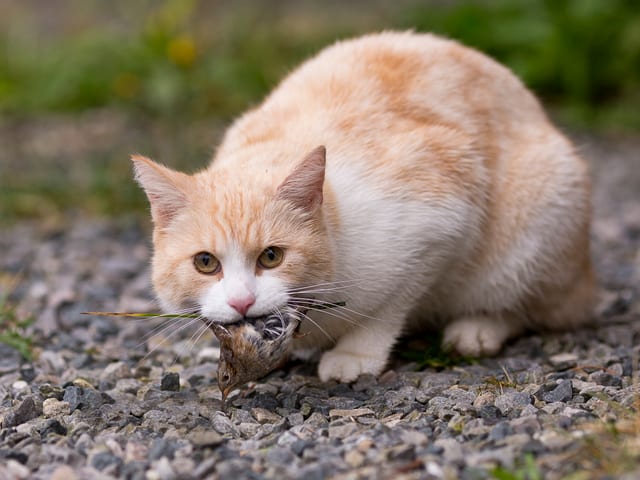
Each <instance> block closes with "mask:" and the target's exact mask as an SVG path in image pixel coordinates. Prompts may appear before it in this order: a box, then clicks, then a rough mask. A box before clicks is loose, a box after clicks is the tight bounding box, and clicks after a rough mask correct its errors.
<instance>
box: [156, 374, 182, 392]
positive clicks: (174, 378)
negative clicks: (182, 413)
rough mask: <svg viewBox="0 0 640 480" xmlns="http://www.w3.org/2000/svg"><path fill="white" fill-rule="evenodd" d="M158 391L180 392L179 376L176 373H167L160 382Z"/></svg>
mask: <svg viewBox="0 0 640 480" xmlns="http://www.w3.org/2000/svg"><path fill="white" fill-rule="evenodd" d="M160 390H163V391H166V392H179V391H180V375H179V374H178V373H176V372H167V373H165V374H164V375H163V376H162V380H161V381H160Z"/></svg>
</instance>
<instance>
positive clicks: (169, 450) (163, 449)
mask: <svg viewBox="0 0 640 480" xmlns="http://www.w3.org/2000/svg"><path fill="white" fill-rule="evenodd" d="M176 448H177V446H176V443H175V441H174V440H167V439H166V438H154V439H153V441H152V442H151V446H150V447H149V459H150V460H158V459H160V458H162V457H167V458H170V459H172V458H173V456H174V455H175V452H176Z"/></svg>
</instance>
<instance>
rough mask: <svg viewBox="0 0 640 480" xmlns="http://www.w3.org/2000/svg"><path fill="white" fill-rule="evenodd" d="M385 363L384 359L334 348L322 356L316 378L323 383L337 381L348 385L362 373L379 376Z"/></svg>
mask: <svg viewBox="0 0 640 480" xmlns="http://www.w3.org/2000/svg"><path fill="white" fill-rule="evenodd" d="M386 363H387V359H386V358H379V357H376V356H372V355H363V354H362V353H355V352H346V351H342V350H337V349H335V348H334V349H333V350H329V351H328V352H325V353H324V354H323V355H322V358H321V359H320V365H319V366H318V376H319V377H320V380H322V381H323V382H326V381H328V380H338V381H339V382H343V383H349V382H353V381H354V380H356V379H357V378H358V377H359V376H360V375H362V374H364V373H370V374H372V375H379V374H380V373H381V372H382V369H383V368H384V366H385V364H386Z"/></svg>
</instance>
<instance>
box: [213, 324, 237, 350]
mask: <svg viewBox="0 0 640 480" xmlns="http://www.w3.org/2000/svg"><path fill="white" fill-rule="evenodd" d="M210 327H211V330H213V333H214V335H215V336H216V338H217V339H218V341H219V342H220V345H221V346H222V345H229V344H230V343H231V339H232V336H231V332H229V330H227V329H226V328H225V327H223V326H222V325H220V324H217V323H211V325H210Z"/></svg>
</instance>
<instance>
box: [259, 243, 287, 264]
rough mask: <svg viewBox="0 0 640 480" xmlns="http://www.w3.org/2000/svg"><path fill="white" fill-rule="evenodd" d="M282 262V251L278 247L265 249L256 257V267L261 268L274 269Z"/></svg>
mask: <svg viewBox="0 0 640 480" xmlns="http://www.w3.org/2000/svg"><path fill="white" fill-rule="evenodd" d="M282 260H284V250H283V249H281V248H280V247H267V248H265V249H264V250H263V252H262V253H261V254H260V256H259V257H258V266H259V267H261V268H275V267H277V266H278V265H280V264H281V263H282Z"/></svg>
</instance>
